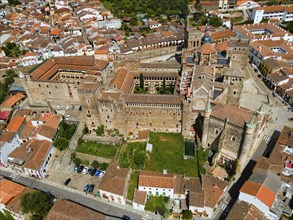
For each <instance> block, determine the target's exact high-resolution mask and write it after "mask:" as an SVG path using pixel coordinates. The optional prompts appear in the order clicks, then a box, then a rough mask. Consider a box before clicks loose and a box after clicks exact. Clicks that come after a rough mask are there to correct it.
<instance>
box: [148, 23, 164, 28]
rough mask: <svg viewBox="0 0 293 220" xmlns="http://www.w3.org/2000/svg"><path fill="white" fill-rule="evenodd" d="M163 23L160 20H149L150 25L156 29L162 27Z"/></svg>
mask: <svg viewBox="0 0 293 220" xmlns="http://www.w3.org/2000/svg"><path fill="white" fill-rule="evenodd" d="M161 26H162V25H161V24H160V23H159V22H158V21H149V27H150V29H156V28H158V27H161Z"/></svg>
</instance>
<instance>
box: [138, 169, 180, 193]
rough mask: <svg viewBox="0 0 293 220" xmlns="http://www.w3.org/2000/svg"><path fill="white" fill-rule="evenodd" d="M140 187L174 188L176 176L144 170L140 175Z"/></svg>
mask: <svg viewBox="0 0 293 220" xmlns="http://www.w3.org/2000/svg"><path fill="white" fill-rule="evenodd" d="M138 185H139V186H146V187H159V188H169V189H173V188H174V174H163V173H160V172H155V171H146V170H143V171H141V172H140V175H139V181H138Z"/></svg>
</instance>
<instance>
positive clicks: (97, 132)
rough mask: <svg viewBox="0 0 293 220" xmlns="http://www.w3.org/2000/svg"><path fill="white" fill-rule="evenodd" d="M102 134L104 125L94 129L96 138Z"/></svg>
mask: <svg viewBox="0 0 293 220" xmlns="http://www.w3.org/2000/svg"><path fill="white" fill-rule="evenodd" d="M104 133H105V129H104V125H100V126H99V127H98V128H97V129H96V134H97V136H103V135H104Z"/></svg>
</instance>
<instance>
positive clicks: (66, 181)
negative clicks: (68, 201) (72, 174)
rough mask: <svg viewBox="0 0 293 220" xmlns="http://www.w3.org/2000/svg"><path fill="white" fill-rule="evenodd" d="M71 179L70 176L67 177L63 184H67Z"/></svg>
mask: <svg viewBox="0 0 293 220" xmlns="http://www.w3.org/2000/svg"><path fill="white" fill-rule="evenodd" d="M70 181H71V178H68V179H67V180H65V182H64V185H65V186H67V185H68V184H69V183H70Z"/></svg>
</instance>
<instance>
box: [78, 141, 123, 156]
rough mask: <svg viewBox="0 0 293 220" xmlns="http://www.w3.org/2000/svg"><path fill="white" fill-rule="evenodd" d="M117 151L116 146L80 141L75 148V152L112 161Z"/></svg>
mask: <svg viewBox="0 0 293 220" xmlns="http://www.w3.org/2000/svg"><path fill="white" fill-rule="evenodd" d="M117 149H118V146H117V145H110V144H101V143H96V142H92V141H80V142H79V145H78V147H77V152H80V153H84V154H90V155H93V156H98V157H103V158H108V159H113V158H114V156H115V154H116V151H117Z"/></svg>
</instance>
